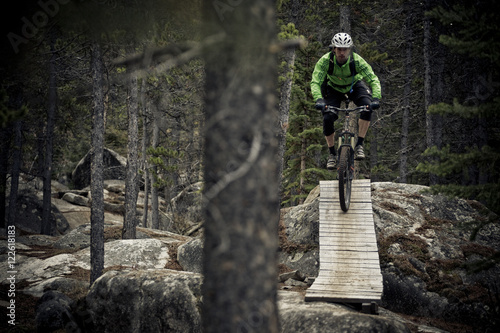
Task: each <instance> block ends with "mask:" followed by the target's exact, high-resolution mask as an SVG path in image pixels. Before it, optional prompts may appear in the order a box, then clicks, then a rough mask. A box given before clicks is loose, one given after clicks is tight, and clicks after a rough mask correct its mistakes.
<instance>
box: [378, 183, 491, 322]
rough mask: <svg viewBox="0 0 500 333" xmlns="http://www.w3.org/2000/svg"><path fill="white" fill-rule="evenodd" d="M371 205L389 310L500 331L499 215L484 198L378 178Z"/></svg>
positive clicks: (385, 304)
mask: <svg viewBox="0 0 500 333" xmlns="http://www.w3.org/2000/svg"><path fill="white" fill-rule="evenodd" d="M372 204H373V213H374V215H373V216H374V221H375V229H376V232H377V240H378V244H379V254H380V261H381V267H382V274H383V278H384V293H383V298H382V305H383V306H384V307H386V308H388V309H390V310H393V311H395V312H401V313H407V314H412V315H417V316H426V317H437V318H441V319H444V320H448V321H453V322H456V323H463V324H468V325H473V326H474V327H476V328H478V330H483V331H487V330H490V329H491V328H493V327H496V328H498V325H499V321H498V316H497V313H496V311H497V310H494V309H495V307H496V306H497V305H498V303H496V301H493V299H498V298H499V297H500V293H499V291H498V288H496V287H492V286H494V285H497V282H494V281H495V279H498V276H500V265H499V263H498V254H499V252H498V251H499V247H500V241H499V237H498V235H499V234H500V220H499V218H498V216H497V215H495V214H493V213H492V212H490V211H489V210H488V209H486V207H484V206H482V205H481V204H480V203H478V202H475V201H467V200H464V199H459V198H452V197H447V196H443V195H432V194H430V192H429V188H428V187H425V186H419V185H410V184H394V183H373V184H372ZM493 330H494V329H493Z"/></svg>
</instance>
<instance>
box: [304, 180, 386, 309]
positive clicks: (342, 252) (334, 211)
mask: <svg viewBox="0 0 500 333" xmlns="http://www.w3.org/2000/svg"><path fill="white" fill-rule="evenodd" d="M320 193H321V194H320V203H319V261H320V269H319V274H318V277H317V278H316V280H315V281H314V283H313V285H312V286H311V287H310V288H309V289H308V290H307V292H306V296H305V300H306V301H329V302H339V303H355V304H357V305H362V307H363V310H366V307H367V306H368V307H369V308H370V310H369V311H370V312H372V313H373V312H376V310H375V311H374V308H375V309H376V306H377V303H378V302H379V301H380V299H381V297H382V289H383V284H382V273H381V271H380V262H379V257H378V248H377V239H376V236H375V225H374V221H373V212H372V202H371V186H370V180H369V179H367V180H354V181H353V188H352V195H351V205H350V208H349V210H348V211H347V212H346V213H344V212H343V211H342V210H341V209H340V203H339V199H338V181H321V182H320Z"/></svg>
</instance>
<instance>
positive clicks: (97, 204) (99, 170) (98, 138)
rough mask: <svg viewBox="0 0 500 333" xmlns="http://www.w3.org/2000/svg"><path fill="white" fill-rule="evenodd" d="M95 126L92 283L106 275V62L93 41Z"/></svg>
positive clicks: (92, 180)
mask: <svg viewBox="0 0 500 333" xmlns="http://www.w3.org/2000/svg"><path fill="white" fill-rule="evenodd" d="M91 62H92V63H91V70H92V83H93V91H92V92H93V129H92V147H91V156H92V161H91V167H90V190H91V196H92V205H91V209H90V224H91V233H90V266H91V270H90V284H92V283H93V282H94V281H95V280H97V278H99V276H101V275H102V271H103V269H104V179H103V178H104V177H103V169H104V163H103V149H104V89H103V84H104V64H103V59H102V54H101V46H100V44H99V43H98V42H95V41H94V42H93V43H92V59H91Z"/></svg>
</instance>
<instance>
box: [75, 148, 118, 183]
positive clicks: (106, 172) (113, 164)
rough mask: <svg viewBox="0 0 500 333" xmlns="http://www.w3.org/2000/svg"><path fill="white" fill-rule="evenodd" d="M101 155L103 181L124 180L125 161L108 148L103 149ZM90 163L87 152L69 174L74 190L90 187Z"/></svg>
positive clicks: (89, 156)
mask: <svg viewBox="0 0 500 333" xmlns="http://www.w3.org/2000/svg"><path fill="white" fill-rule="evenodd" d="M103 154H104V155H103V162H104V169H103V177H104V179H121V180H123V179H125V175H126V166H127V159H126V158H125V157H123V156H121V155H119V154H118V153H117V152H115V151H113V150H111V149H109V148H104V152H103ZM90 162H91V154H90V151H89V152H88V153H87V154H86V155H85V156H84V157H83V158H82V159H81V160H80V162H78V165H77V166H76V167H75V169H74V170H73V172H72V173H71V179H72V181H73V185H74V187H75V188H77V189H82V188H84V187H86V186H89V185H90Z"/></svg>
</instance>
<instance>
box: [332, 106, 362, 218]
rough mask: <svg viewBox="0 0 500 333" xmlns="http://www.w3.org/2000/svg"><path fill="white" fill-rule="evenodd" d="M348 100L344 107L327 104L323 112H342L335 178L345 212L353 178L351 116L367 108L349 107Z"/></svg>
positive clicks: (341, 206)
mask: <svg viewBox="0 0 500 333" xmlns="http://www.w3.org/2000/svg"><path fill="white" fill-rule="evenodd" d="M349 103H350V100H349V99H347V100H345V109H341V108H337V107H334V106H330V105H329V106H327V107H326V109H325V112H332V113H335V114H336V115H339V113H341V112H344V115H345V116H344V126H343V128H342V132H340V133H339V135H338V150H337V151H338V153H337V154H338V163H337V178H338V180H339V201H340V208H341V209H342V210H343V211H344V212H347V211H348V210H349V205H350V203H351V189H352V180H353V178H354V139H355V136H356V135H355V134H354V133H353V132H352V131H350V125H351V124H350V122H351V116H352V115H355V114H358V113H360V112H361V111H363V110H367V109H368V108H369V106H368V105H363V106H358V107H356V108H354V109H349Z"/></svg>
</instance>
